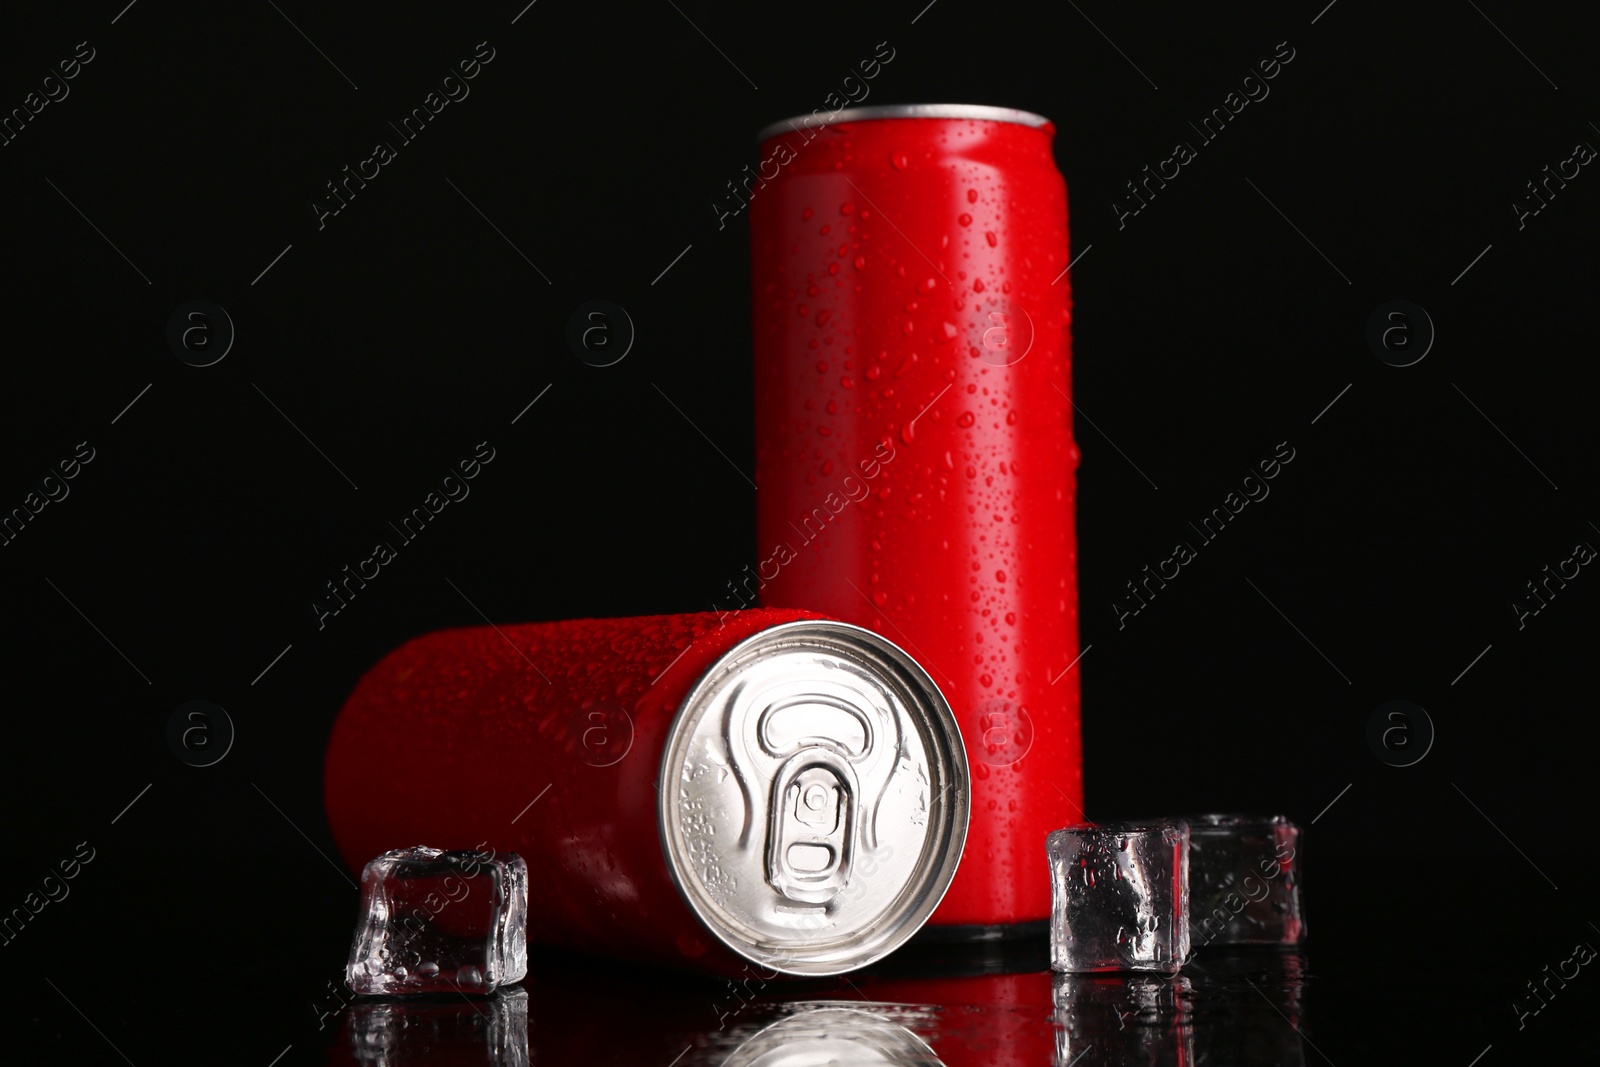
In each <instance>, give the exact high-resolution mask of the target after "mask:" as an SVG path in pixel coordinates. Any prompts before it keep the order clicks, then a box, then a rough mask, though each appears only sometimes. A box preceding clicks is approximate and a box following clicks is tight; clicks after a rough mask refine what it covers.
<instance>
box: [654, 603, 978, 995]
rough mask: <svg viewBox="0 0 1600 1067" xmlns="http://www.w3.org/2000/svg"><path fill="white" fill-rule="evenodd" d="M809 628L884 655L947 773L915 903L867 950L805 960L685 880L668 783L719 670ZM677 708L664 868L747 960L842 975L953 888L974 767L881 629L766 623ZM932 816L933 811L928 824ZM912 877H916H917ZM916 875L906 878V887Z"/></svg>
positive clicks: (664, 776) (889, 917)
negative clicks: (748, 931)
mask: <svg viewBox="0 0 1600 1067" xmlns="http://www.w3.org/2000/svg"><path fill="white" fill-rule="evenodd" d="M807 635H810V636H814V637H831V638H834V639H835V643H841V642H838V639H839V638H847V639H848V641H849V642H852V643H854V645H855V650H856V651H858V652H866V653H868V654H872V655H876V656H879V657H882V658H884V659H886V660H887V661H888V662H889V665H890V666H891V667H892V668H894V669H897V671H898V677H897V678H895V679H889V681H892V682H898V684H900V685H902V686H903V687H904V688H905V690H906V695H907V696H908V697H910V698H912V702H913V703H915V704H917V705H918V706H919V707H922V708H924V709H925V710H926V711H927V713H928V720H927V721H926V722H925V723H924V724H923V725H924V726H925V728H926V730H927V733H928V736H927V737H926V738H925V742H926V743H927V747H928V754H929V762H930V763H940V762H942V763H943V764H944V766H945V767H946V769H947V770H948V772H949V778H950V780H949V782H948V783H947V784H946V786H945V789H944V791H943V792H942V793H941V794H939V795H938V796H936V797H935V798H934V801H933V803H932V804H930V808H931V807H933V806H934V805H939V807H940V815H939V822H940V824H941V825H940V828H939V829H940V832H939V833H938V834H935V833H934V832H933V830H932V829H931V827H930V832H929V835H928V840H929V841H930V842H932V841H935V840H936V838H937V839H942V840H938V847H937V849H936V851H935V853H934V855H935V856H936V857H937V860H938V862H937V865H936V866H935V867H932V868H930V869H929V870H927V871H924V872H923V876H922V878H921V883H922V889H921V892H920V893H918V894H916V895H915V896H914V897H913V898H912V899H913V901H914V906H913V907H911V908H910V909H908V910H905V911H903V912H902V913H900V914H898V915H895V914H893V913H885V915H884V916H882V917H881V919H880V922H879V923H878V924H877V925H878V926H879V927H880V930H879V932H878V934H877V936H876V937H875V938H874V940H873V942H872V944H871V945H870V947H868V949H867V950H866V951H862V952H857V953H856V954H854V955H852V956H848V957H841V956H838V955H837V954H835V955H834V956H832V957H830V958H829V959H827V960H823V961H808V960H806V959H805V958H804V957H801V956H797V954H796V953H795V952H793V951H783V952H769V951H766V950H764V949H762V948H761V947H760V946H758V945H755V944H752V943H750V942H749V941H748V940H745V939H742V938H740V937H738V936H737V935H736V933H735V931H733V930H730V929H727V928H726V926H725V925H724V924H723V922H722V921H721V920H720V919H719V918H718V916H717V915H716V914H715V913H714V912H713V911H712V910H711V909H710V907H709V906H708V905H707V904H706V903H705V902H703V901H702V900H701V899H700V894H699V893H698V892H697V888H696V887H694V886H691V885H689V884H687V882H686V880H685V879H684V878H683V877H682V872H681V870H680V864H679V863H678V862H676V861H675V857H676V856H681V855H682V848H681V846H676V845H675V842H674V839H673V836H672V834H673V829H674V827H675V819H674V814H675V812H676V803H675V798H676V794H677V791H676V789H675V788H671V784H672V783H673V782H674V781H675V775H674V769H675V768H679V767H681V766H682V763H683V760H684V758H685V757H686V755H687V752H686V749H687V747H688V745H689V743H690V740H691V738H692V736H693V733H694V728H693V727H694V724H693V723H691V720H694V721H695V722H698V719H699V715H698V714H696V713H695V712H696V711H697V710H700V709H703V706H704V704H705V703H706V701H707V698H708V697H709V695H710V691H711V690H712V689H713V687H714V686H715V685H716V683H717V680H718V678H719V676H720V675H721V674H722V672H723V671H724V670H725V669H726V668H727V667H729V666H730V665H732V664H733V663H736V662H738V661H739V660H741V659H743V658H745V657H746V656H747V655H749V654H750V653H751V652H753V651H756V650H758V649H760V648H762V647H763V646H772V645H776V646H777V647H783V645H784V644H785V643H788V642H790V641H792V640H793V639H794V638H796V637H804V636H807ZM678 707H679V710H678V714H677V715H676V716H674V718H673V720H672V723H671V725H670V726H669V727H668V728H667V735H666V738H665V742H664V744H663V745H662V753H661V764H660V767H659V768H658V769H657V781H656V785H657V790H656V792H657V802H656V812H657V818H656V826H657V834H658V837H659V838H660V842H661V852H662V860H663V862H664V864H665V866H666V868H667V875H668V877H669V878H671V880H672V884H673V886H674V887H675V888H676V889H677V890H678V896H679V897H680V898H681V899H682V900H683V902H684V903H685V904H686V905H688V907H689V910H690V911H691V912H693V913H694V916H695V917H696V918H697V919H699V920H700V923H701V925H702V926H704V927H705V929H706V930H707V931H709V932H710V934H711V935H712V936H713V937H715V938H716V939H717V940H718V941H719V942H720V943H721V944H722V945H724V946H725V947H726V948H728V949H730V950H731V951H732V952H733V953H734V954H735V955H737V956H739V957H740V958H742V959H745V960H748V961H750V962H751V963H755V964H758V965H760V966H762V967H766V968H769V969H771V970H774V971H777V972H779V973H782V974H788V975H795V976H799V977H827V976H829V975H836V974H844V973H846V972H848V971H853V970H856V969H858V968H861V967H866V966H868V965H870V964H872V963H875V962H877V961H878V960H880V959H882V958H883V957H885V956H887V955H888V954H889V953H891V952H893V951H894V950H895V949H897V948H899V947H900V946H901V945H902V944H904V943H905V942H906V941H907V940H908V939H909V938H910V937H911V936H912V935H913V934H914V933H916V932H917V930H919V929H921V928H922V926H923V925H925V924H926V922H927V920H928V917H929V916H931V915H932V914H933V912H934V910H935V909H936V908H937V907H938V906H939V902H940V901H942V900H943V899H944V896H945V893H946V892H947V891H948V890H949V888H950V883H951V881H952V880H953V879H954V878H955V873H956V868H957V865H958V864H959V862H960V860H961V855H962V852H963V850H964V849H965V847H966V840H967V828H968V823H969V821H970V818H971V814H972V779H971V774H972V772H971V768H970V766H969V765H968V761H967V750H966V744H965V742H964V740H963V739H962V736H961V729H960V726H959V725H958V724H957V722H956V717H955V712H954V710H953V709H952V708H951V706H950V702H949V701H948V700H946V699H945V696H944V693H943V692H942V691H941V690H940V689H939V686H938V684H937V683H936V682H935V681H934V680H933V678H932V676H931V675H929V674H928V672H927V671H926V670H924V669H923V667H922V665H921V664H919V663H918V662H917V661H916V660H914V659H912V658H911V656H909V655H908V654H907V653H906V652H905V651H904V650H903V649H901V648H900V646H898V645H896V644H895V643H894V642H892V641H890V640H889V639H888V638H886V637H884V636H883V635H882V634H879V633H875V632H874V631H872V630H868V629H866V628H864V627H861V626H856V625H853V624H851V623H847V622H838V621H836V620H833V619H798V620H795V621H792V622H786V623H779V624H778V625H776V626H769V627H767V628H766V629H764V630H761V631H760V632H758V633H755V634H752V635H751V636H749V637H746V638H745V639H744V640H742V641H740V642H739V643H738V644H736V645H734V646H733V647H732V648H730V649H729V650H728V651H726V652H724V653H723V654H722V655H721V656H718V657H717V659H716V661H715V662H714V663H712V664H711V666H710V667H708V668H706V670H705V673H704V674H702V675H701V676H700V677H699V678H698V679H697V680H696V681H695V683H694V685H693V686H692V687H691V688H690V690H689V692H688V694H687V695H686V696H685V697H684V698H683V700H682V701H681V702H680V703H679V706H678ZM941 800H943V801H945V803H943V804H942V805H940V803H939V802H940V801H941ZM932 821H933V820H932V819H931V818H930V824H931V823H932ZM914 881H916V879H913V880H912V882H914ZM912 882H908V883H907V887H908V888H909V887H910V886H911V885H912Z"/></svg>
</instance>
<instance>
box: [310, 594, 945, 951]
mask: <svg viewBox="0 0 1600 1067" xmlns="http://www.w3.org/2000/svg"><path fill="white" fill-rule="evenodd" d="M969 793H970V784H969V780H968V775H967V766H966V762H965V756H964V754H963V752H962V746H961V742H960V736H959V732H958V729H957V727H956V724H955V722H954V719H953V717H952V715H951V713H950V710H949V706H948V704H946V703H945V701H944V699H943V697H942V696H941V695H940V694H939V691H938V688H937V687H936V686H935V685H934V684H933V682H932V681H931V679H929V677H928V676H927V674H926V673H925V672H924V671H923V670H922V669H921V668H920V667H919V666H918V665H917V664H916V663H915V662H914V661H913V660H912V659H911V658H910V657H909V656H907V655H906V654H905V653H903V652H901V651H900V650H899V649H898V648H897V647H896V646H894V645H893V644H892V643H890V642H889V641H886V640H884V639H882V638H880V637H878V636H877V635H876V634H873V633H871V632H869V631H866V630H862V629H860V628H858V627H855V626H851V625H848V624H844V623H838V622H834V621H831V620H828V619H824V618H821V617H819V616H817V615H815V614H813V613H810V612H805V611H796V610H772V609H757V610H753V611H744V612H725V613H703V614H698V615H661V616H650V617H644V618H634V619H583V620H574V621H568V622H557V623H539V624H529V625H521V626H504V627H498V628H497V627H492V626H490V627H481V628H472V629H464V630H450V631H443V632H440V633H435V634H430V635H427V636H425V637H421V638H418V639H416V640H413V641H411V642H409V643H407V644H406V645H403V646H401V647H400V648H399V649H397V650H395V651H394V652H392V653H390V654H389V655H388V656H387V657H385V659H383V660H382V661H381V662H380V663H379V664H378V665H377V666H376V667H374V668H373V669H372V670H371V671H370V672H368V674H367V675H366V676H365V677H364V678H362V680H361V681H360V683H359V684H358V685H357V686H356V689H355V691H354V692H353V693H352V694H351V696H350V698H349V699H348V701H347V702H346V704H345V706H344V708H343V710H342V711H341V712H340V715H339V718H338V720H337V721H336V722H335V724H334V728H333V733H332V736H331V738H330V740H329V744H328V751H327V756H326V762H325V774H324V795H325V802H326V808H327V814H328V822H329V825H330V826H331V828H332V830H333V834H334V839H335V841H336V842H337V843H338V846H339V849H340V851H341V853H342V854H343V856H344V858H345V860H346V862H347V863H348V864H349V866H350V868H351V869H352V870H360V869H361V867H362V865H363V864H364V863H365V862H366V861H367V860H368V859H370V858H371V857H373V856H375V855H377V854H379V853H381V852H384V851H386V850H388V849H391V848H396V847H406V846H408V845H416V844H428V845H432V846H435V847H443V848H473V849H478V850H480V851H483V850H485V849H493V850H494V851H496V852H516V853H518V854H520V855H521V856H522V857H523V859H524V860H525V861H526V862H527V865H528V895H529V901H528V916H529V920H528V921H529V940H530V941H534V942H541V943H547V944H552V945H558V946H564V947H570V948H576V949H581V950H585V951H592V952H597V953H601V954H605V955H611V956H616V957H620V958H629V959H637V960H645V961H652V962H660V963H668V964H680V965H689V966H693V967H698V968H701V969H706V970H712V971H718V972H723V973H730V974H738V973H741V971H743V970H746V969H751V970H752V973H756V974H759V975H760V976H761V977H763V978H768V977H772V976H773V974H774V973H786V974H806V975H818V974H834V973H840V972H843V971H846V970H851V969H854V968H856V967H860V966H864V965H866V964H867V963H870V962H872V961H873V960H876V959H878V958H880V957H881V956H883V955H885V954H887V953H888V952H889V951H891V950H892V949H893V948H894V947H896V946H897V945H898V944H900V943H901V942H902V941H904V940H905V939H906V938H907V937H909V936H911V934H912V933H914V932H915V931H916V929H917V928H918V927H919V926H921V925H922V923H923V922H924V921H925V920H926V919H927V917H928V916H929V914H931V912H932V911H933V909H934V907H935V905H937V903H938V901H939V899H940V898H941V896H942V895H943V893H944V891H945V889H946V887H947V886H948V885H949V882H950V879H951V877H952V876H953V874H954V871H955V866H956V862H957V860H958V859H959V858H960V855H961V848H962V843H963V840H964V837H965V832H966V824H967V814H968V807H969V799H970V795H969Z"/></svg>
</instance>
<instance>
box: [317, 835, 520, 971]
mask: <svg viewBox="0 0 1600 1067" xmlns="http://www.w3.org/2000/svg"><path fill="white" fill-rule="evenodd" d="M527 925H528V867H527V865H526V864H525V863H523V862H522V857H521V856H518V855H517V854H516V853H514V852H506V853H501V854H500V855H498V856H497V855H495V854H494V853H493V852H492V851H488V852H470V851H462V852H441V851H440V850H439V849H436V848H423V847H420V846H419V847H416V848H402V849H396V850H394V851H393V852H385V853H384V854H383V855H381V856H379V857H378V858H377V859H375V860H373V861H372V862H371V863H369V864H367V867H366V869H365V870H364V871H362V872H361V918H360V920H359V921H358V923H357V926H356V936H355V940H354V941H352V942H351V945H350V962H349V963H348V964H347V965H346V966H345V977H344V980H345V984H346V985H348V986H349V987H350V988H351V990H352V991H354V992H356V993H448V992H451V991H455V992H459V993H492V992H494V991H495V990H496V989H498V988H499V987H500V986H503V985H506V984H507V983H510V982H516V981H520V980H521V979H522V978H523V976H524V975H526V974H527V973H528V932H527Z"/></svg>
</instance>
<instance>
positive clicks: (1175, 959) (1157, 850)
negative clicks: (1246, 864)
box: [1046, 822, 1189, 974]
mask: <svg viewBox="0 0 1600 1067" xmlns="http://www.w3.org/2000/svg"><path fill="white" fill-rule="evenodd" d="M1046 851H1047V853H1048V855H1049V858H1050V887H1051V898H1052V906H1051V909H1050V966H1051V967H1053V968H1054V969H1055V970H1057V971H1064V972H1069V973H1079V972H1091V971H1160V972H1164V973H1168V974H1170V973H1173V972H1175V971H1176V970H1177V969H1178V968H1179V967H1181V966H1183V961H1184V960H1185V959H1186V958H1187V957H1188V955H1189V877H1188V863H1189V830H1188V827H1187V826H1185V825H1184V824H1182V823H1171V822H1152V823H1138V824H1135V823H1123V824H1117V823H1108V824H1105V825H1101V826H1089V825H1084V826H1069V827H1067V828H1066V829H1064V830H1057V831H1055V832H1054V833H1052V834H1051V835H1050V836H1049V837H1048V838H1047V839H1046Z"/></svg>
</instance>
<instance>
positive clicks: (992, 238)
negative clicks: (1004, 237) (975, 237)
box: [983, 230, 1000, 248]
mask: <svg viewBox="0 0 1600 1067" xmlns="http://www.w3.org/2000/svg"><path fill="white" fill-rule="evenodd" d="M983 239H984V240H985V241H988V242H989V247H990V248H994V247H995V246H996V245H998V244H999V243H1000V238H999V237H997V236H996V235H995V232H994V231H993V230H985V231H984V234H983Z"/></svg>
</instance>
